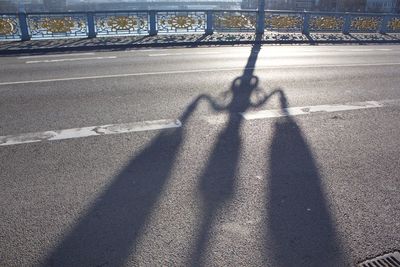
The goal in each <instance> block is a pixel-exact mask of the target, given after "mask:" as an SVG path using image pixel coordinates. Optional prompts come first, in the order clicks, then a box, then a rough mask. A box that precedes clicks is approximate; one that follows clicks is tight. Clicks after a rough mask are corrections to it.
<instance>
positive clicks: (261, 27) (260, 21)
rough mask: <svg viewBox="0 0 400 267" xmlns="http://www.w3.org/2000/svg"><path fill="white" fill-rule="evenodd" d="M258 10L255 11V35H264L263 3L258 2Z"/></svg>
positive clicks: (261, 1) (262, 0)
mask: <svg viewBox="0 0 400 267" xmlns="http://www.w3.org/2000/svg"><path fill="white" fill-rule="evenodd" d="M259 3H260V4H259V5H258V10H257V25H256V34H264V29H265V1H264V0H259Z"/></svg>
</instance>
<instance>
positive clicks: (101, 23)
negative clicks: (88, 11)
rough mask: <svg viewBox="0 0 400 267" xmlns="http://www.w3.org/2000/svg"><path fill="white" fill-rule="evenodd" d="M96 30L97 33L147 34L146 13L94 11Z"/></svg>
mask: <svg viewBox="0 0 400 267" xmlns="http://www.w3.org/2000/svg"><path fill="white" fill-rule="evenodd" d="M95 24H96V32H97V34H98V35H125V34H147V33H148V15H147V13H144V12H143V13H139V12H129V13H112V14H110V13H96V14H95Z"/></svg>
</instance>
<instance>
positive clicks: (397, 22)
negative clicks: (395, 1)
mask: <svg viewBox="0 0 400 267" xmlns="http://www.w3.org/2000/svg"><path fill="white" fill-rule="evenodd" d="M389 28H390V29H391V30H392V31H398V30H400V19H398V18H392V19H391V20H390V21H389Z"/></svg>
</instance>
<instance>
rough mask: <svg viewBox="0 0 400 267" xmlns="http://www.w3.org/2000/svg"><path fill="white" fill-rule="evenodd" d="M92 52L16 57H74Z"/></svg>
mask: <svg viewBox="0 0 400 267" xmlns="http://www.w3.org/2000/svg"><path fill="white" fill-rule="evenodd" d="M89 55H94V53H78V54H57V55H34V56H23V57H18V59H29V58H46V57H76V56H89Z"/></svg>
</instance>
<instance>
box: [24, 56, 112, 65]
mask: <svg viewBox="0 0 400 267" xmlns="http://www.w3.org/2000/svg"><path fill="white" fill-rule="evenodd" d="M113 58H117V57H116V56H110V57H81V58H61V59H46V60H31V61H26V62H25V63H26V64H35V63H54V62H64V61H82V60H98V59H113Z"/></svg>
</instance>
